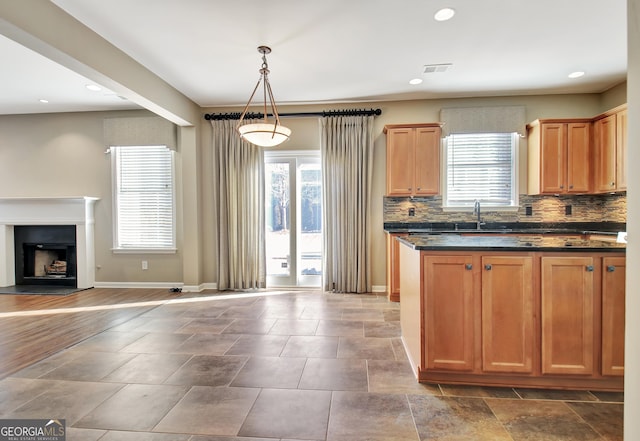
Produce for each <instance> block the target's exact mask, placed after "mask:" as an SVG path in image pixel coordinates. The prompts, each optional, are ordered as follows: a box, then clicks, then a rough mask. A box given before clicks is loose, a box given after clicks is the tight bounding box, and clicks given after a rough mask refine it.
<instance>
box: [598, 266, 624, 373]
mask: <svg viewBox="0 0 640 441" xmlns="http://www.w3.org/2000/svg"><path fill="white" fill-rule="evenodd" d="M625 261H626V259H625V258H624V257H604V258H603V259H602V375H614V376H623V375H624V323H625V320H624V318H625V277H626V264H625Z"/></svg>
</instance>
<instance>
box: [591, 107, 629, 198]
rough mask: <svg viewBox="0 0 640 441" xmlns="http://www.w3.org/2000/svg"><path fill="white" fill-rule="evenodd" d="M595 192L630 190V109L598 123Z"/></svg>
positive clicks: (595, 152) (595, 144)
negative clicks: (628, 123)
mask: <svg viewBox="0 0 640 441" xmlns="http://www.w3.org/2000/svg"><path fill="white" fill-rule="evenodd" d="M593 162H594V165H595V180H594V192H596V193H607V192H612V191H625V190H626V189H627V174H626V162H627V107H626V105H624V106H620V107H617V108H616V109H613V110H611V111H610V112H607V113H605V114H604V115H602V116H601V117H598V118H596V120H595V122H594V159H593Z"/></svg>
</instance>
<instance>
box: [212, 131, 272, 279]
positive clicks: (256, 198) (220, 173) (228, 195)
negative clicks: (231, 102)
mask: <svg viewBox="0 0 640 441" xmlns="http://www.w3.org/2000/svg"><path fill="white" fill-rule="evenodd" d="M211 125H212V128H213V131H212V150H213V175H214V177H213V180H214V182H213V187H214V198H215V200H214V204H213V205H214V219H215V221H216V222H217V226H218V228H217V231H218V234H217V235H216V239H217V241H216V242H217V243H216V244H214V246H215V248H216V251H217V258H218V259H217V260H218V289H220V290H232V289H258V288H265V286H266V258H265V232H264V229H265V206H264V153H263V150H262V148H260V147H256V146H254V145H252V144H249V143H248V142H246V141H243V140H242V139H241V138H240V136H239V135H238V132H237V131H236V125H237V121H234V120H223V121H211Z"/></svg>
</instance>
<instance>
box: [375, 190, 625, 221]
mask: <svg viewBox="0 0 640 441" xmlns="http://www.w3.org/2000/svg"><path fill="white" fill-rule="evenodd" d="M519 202H520V204H519V205H520V208H519V209H518V211H514V212H512V211H499V212H498V211H493V212H492V211H491V209H489V208H487V209H483V210H482V220H483V221H485V222H626V220H627V194H626V193H621V194H605V195H560V196H530V195H520V201H519ZM569 205H570V206H571V215H567V214H565V211H566V207H567V206H569ZM526 207H531V210H532V214H531V215H530V216H527V215H526ZM409 208H414V209H415V216H409ZM383 210H384V222H473V221H474V220H475V218H474V216H473V215H472V214H471V213H470V212H445V211H443V210H442V196H434V197H413V198H409V197H391V196H385V197H384V200H383Z"/></svg>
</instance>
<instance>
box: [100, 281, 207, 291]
mask: <svg viewBox="0 0 640 441" xmlns="http://www.w3.org/2000/svg"><path fill="white" fill-rule="evenodd" d="M93 286H94V287H95V288H122V289H124V288H148V289H158V288H160V289H162V288H166V289H171V288H180V289H181V290H182V291H183V292H200V291H204V290H205V289H217V288H218V284H217V283H201V284H200V285H185V284H184V283H182V282H95V283H94V284H93Z"/></svg>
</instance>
